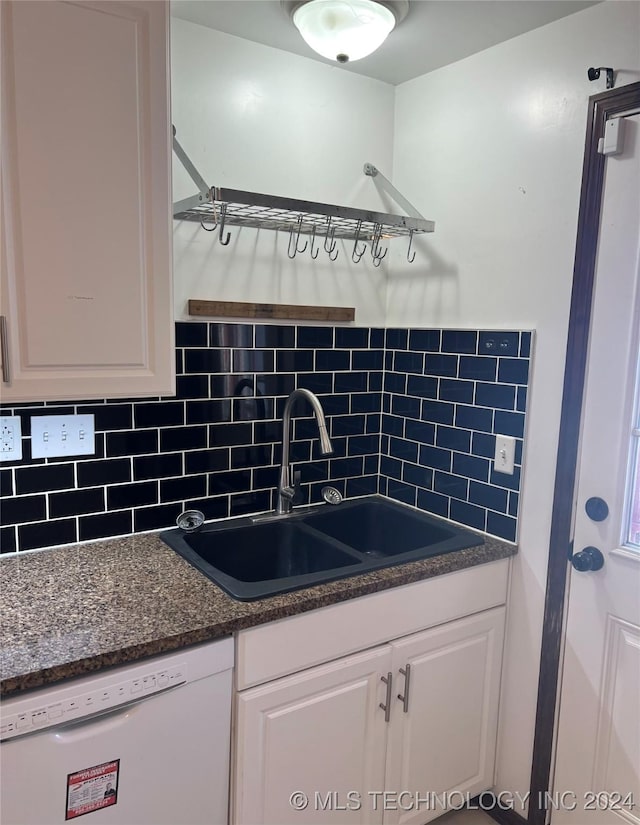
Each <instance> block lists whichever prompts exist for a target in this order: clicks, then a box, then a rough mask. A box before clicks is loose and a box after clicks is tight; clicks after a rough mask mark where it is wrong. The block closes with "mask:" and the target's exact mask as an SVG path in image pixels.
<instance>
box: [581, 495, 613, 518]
mask: <svg viewBox="0 0 640 825" xmlns="http://www.w3.org/2000/svg"><path fill="white" fill-rule="evenodd" d="M584 509H585V512H586V514H587V515H588V516H589V518H590V519H591V521H604V520H605V519H606V518H607V516H608V515H609V505H608V504H607V502H606V501H605V500H604V499H603V498H599V497H598V496H592V497H591V498H589V499H587V501H586V502H585V505H584Z"/></svg>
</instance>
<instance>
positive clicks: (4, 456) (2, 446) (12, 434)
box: [0, 415, 22, 461]
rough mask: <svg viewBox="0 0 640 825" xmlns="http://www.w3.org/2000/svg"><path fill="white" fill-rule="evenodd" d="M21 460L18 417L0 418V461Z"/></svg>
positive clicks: (6, 416) (20, 435) (20, 432)
mask: <svg viewBox="0 0 640 825" xmlns="http://www.w3.org/2000/svg"><path fill="white" fill-rule="evenodd" d="M21 458H22V424H21V422H20V416H19V415H3V416H2V417H1V418H0V461H20V459H21Z"/></svg>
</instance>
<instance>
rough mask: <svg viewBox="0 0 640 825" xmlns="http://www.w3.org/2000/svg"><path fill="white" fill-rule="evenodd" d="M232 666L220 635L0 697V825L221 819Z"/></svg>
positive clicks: (218, 824) (191, 823)
mask: <svg viewBox="0 0 640 825" xmlns="http://www.w3.org/2000/svg"><path fill="white" fill-rule="evenodd" d="M232 664H233V647H232V641H231V639H228V640H223V641H222V642H215V643H213V644H208V645H203V646H201V647H199V648H196V649H193V648H190V649H188V650H185V651H183V652H180V653H175V654H172V655H170V656H164V657H162V658H160V659H151V660H146V662H145V663H144V664H139V665H134V666H132V667H126V668H118V669H114V670H111V671H108V674H107V675H98V676H91V677H88V678H82V679H78V680H75V681H73V682H72V683H65V685H69V686H64V687H63V686H59V687H55V688H50V689H43V690H39V691H37V692H33V693H30V694H27V695H26V697H25V698H23V697H22V696H18V697H15V698H12V699H9V700H7V701H5V702H3V703H2V714H1V719H0V721H1V722H2V729H3V737H5V738H4V739H3V741H2V744H1V745H0V763H1V771H0V783H1V785H0V822H2V825H59V824H60V825H61V824H62V823H64V822H66V821H69V820H73V819H76V818H77V817H80V816H82V817H83V819H82V825H205V823H206V825H226V823H227V818H228V795H229V757H230V753H229V752H230V724H231V723H230V717H231V676H232V671H231V666H232ZM61 720H62V721H61ZM26 730H28V732H27V733H25V731H26ZM6 737H8V738H6Z"/></svg>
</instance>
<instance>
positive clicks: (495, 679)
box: [384, 607, 504, 825]
mask: <svg viewBox="0 0 640 825" xmlns="http://www.w3.org/2000/svg"><path fill="white" fill-rule="evenodd" d="M503 635H504V608H503V607H500V608H495V609H494V610H489V611H486V612H484V613H479V614H477V615H475V616H470V617H468V618H465V619H460V620H459V621H456V622H450V623H448V624H445V625H441V626H440V627H436V628H434V629H432V630H427V631H425V632H424V633H416V634H415V635H413V636H408V637H407V638H405V639H401V640H399V641H397V642H393V643H392V645H391V647H392V649H393V655H392V669H393V673H394V678H395V679H397V681H396V686H397V687H398V688H399V689H398V690H394V700H395V701H394V707H393V709H392V714H391V728H390V731H389V747H388V754H387V774H386V788H387V790H388V791H392V792H393V793H395V794H398V800H397V803H394V805H393V806H389V808H392V809H389V808H388V809H387V811H386V812H385V819H384V821H385V823H403V825H404V824H405V823H419V824H420V825H422V823H425V822H429V821H430V820H432V819H434V818H435V817H437V816H439V815H440V814H442V813H443V807H442V803H443V802H445V803H446V797H447V794H450V792H451V791H454V790H455V791H457V792H460V793H461V794H464V795H465V796H466V794H469V797H472V796H474V795H475V794H477V793H479V792H480V791H483V790H486V789H488V788H490V787H491V786H492V785H493V771H494V760H495V744H496V731H497V719H498V699H499V692H500V673H501V663H502V642H503ZM407 665H410V666H411V669H410V682H409V699H408V708H407V712H406V713H405V712H404V707H403V702H402V701H401V700H400V699H398V698H396V697H397V695H398V694H400V695H404V691H405V690H406V677H404V676H402V675H401V674H400V672H399V671H400V668H402V669H403V670H406V666H407ZM403 791H406V792H408V793H407V794H405V795H404V796H402V797H401V796H400V794H401V793H402V792H403ZM416 794H419V795H420V796H421V797H425V798H426V799H427V800H428V801H426V802H420V801H419V800H418V799H417V797H416ZM436 794H437V795H438V796H437V797H436V796H435V795H436ZM461 803H462V799H461V797H460V796H459V795H458V796H457V797H454V807H456V806H460V805H461Z"/></svg>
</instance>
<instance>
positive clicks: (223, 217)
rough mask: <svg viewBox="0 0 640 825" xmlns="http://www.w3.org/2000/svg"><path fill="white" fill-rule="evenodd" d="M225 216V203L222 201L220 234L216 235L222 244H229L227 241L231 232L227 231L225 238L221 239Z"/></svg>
mask: <svg viewBox="0 0 640 825" xmlns="http://www.w3.org/2000/svg"><path fill="white" fill-rule="evenodd" d="M226 217H227V204H226V203H223V204H222V206H221V207H220V234H219V235H218V240H219V241H220V243H221V244H222V246H227V245H228V244H229V241H230V240H231V232H227V237H226V239H225V240H224V241H223V240H222V235H223V233H224V222H225V219H226Z"/></svg>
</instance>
